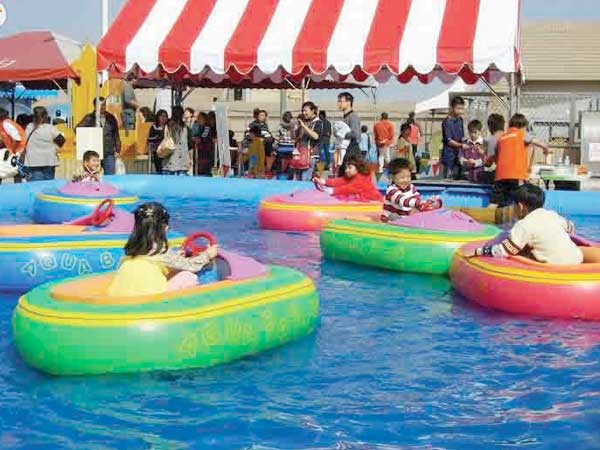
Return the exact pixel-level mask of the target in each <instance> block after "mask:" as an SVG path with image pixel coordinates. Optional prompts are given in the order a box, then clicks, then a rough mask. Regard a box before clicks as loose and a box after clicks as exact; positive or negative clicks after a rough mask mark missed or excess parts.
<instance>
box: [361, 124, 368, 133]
mask: <svg viewBox="0 0 600 450" xmlns="http://www.w3.org/2000/svg"><path fill="white" fill-rule="evenodd" d="M360 131H361V132H363V133H366V132H367V131H369V127H367V126H366V125H363V126H362V127H360Z"/></svg>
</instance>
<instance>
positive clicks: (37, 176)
mask: <svg viewBox="0 0 600 450" xmlns="http://www.w3.org/2000/svg"><path fill="white" fill-rule="evenodd" d="M55 171H56V167H54V166H43V167H30V168H29V181H45V180H54V173H55Z"/></svg>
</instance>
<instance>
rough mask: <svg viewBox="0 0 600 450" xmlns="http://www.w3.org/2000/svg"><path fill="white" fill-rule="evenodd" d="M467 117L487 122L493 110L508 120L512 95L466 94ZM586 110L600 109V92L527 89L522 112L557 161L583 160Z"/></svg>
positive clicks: (521, 101)
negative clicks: (549, 147)
mask: <svg viewBox="0 0 600 450" xmlns="http://www.w3.org/2000/svg"><path fill="white" fill-rule="evenodd" d="M464 98H465V100H466V101H467V113H466V118H467V120H468V121H470V120H473V119H478V120H480V121H481V122H482V123H483V124H484V128H485V124H486V122H487V118H488V117H489V115H490V114H492V113H497V114H501V115H503V116H504V117H505V118H506V119H507V122H508V106H507V105H508V101H509V100H508V98H507V97H506V96H500V98H497V97H495V96H493V95H492V94H488V93H485V94H476V95H469V94H466V95H464ZM584 111H600V94H574V93H543V92H540V93H533V92H523V93H521V96H520V101H519V112H521V113H522V114H525V116H526V117H527V119H528V120H529V131H530V133H531V134H532V135H533V136H535V137H536V138H537V139H540V140H542V141H544V142H547V143H548V144H550V146H551V147H552V148H553V149H554V152H553V156H554V160H553V161H549V162H556V160H557V159H560V158H563V157H564V156H566V155H569V156H570V159H571V160H572V161H575V162H579V160H580V142H581V125H580V124H581V115H582V113H583V112H584Z"/></svg>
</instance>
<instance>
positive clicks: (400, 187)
mask: <svg viewBox="0 0 600 450" xmlns="http://www.w3.org/2000/svg"><path fill="white" fill-rule="evenodd" d="M389 171H390V178H391V180H392V182H391V183H390V184H389V186H388V187H387V189H386V191H385V197H384V199H383V213H382V214H381V221H382V222H390V221H393V220H397V219H399V218H400V217H402V216H408V215H409V214H410V213H411V212H412V211H413V210H415V209H416V210H418V211H425V210H433V209H438V208H440V207H441V206H442V204H441V201H440V200H439V199H438V198H437V197H432V198H431V199H430V200H427V201H424V200H422V199H421V194H420V193H419V191H417V188H416V187H415V186H414V184H412V173H411V165H410V162H409V161H408V160H406V159H404V158H397V159H394V160H392V161H391V162H390V165H389Z"/></svg>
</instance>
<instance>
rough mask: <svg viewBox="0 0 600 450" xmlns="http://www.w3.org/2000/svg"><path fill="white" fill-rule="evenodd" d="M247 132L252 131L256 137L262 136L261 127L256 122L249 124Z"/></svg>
mask: <svg viewBox="0 0 600 450" xmlns="http://www.w3.org/2000/svg"><path fill="white" fill-rule="evenodd" d="M248 132H249V133H252V134H253V135H254V136H257V137H261V136H262V129H261V127H260V125H258V124H257V123H255V124H253V125H250V128H249V129H248Z"/></svg>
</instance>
